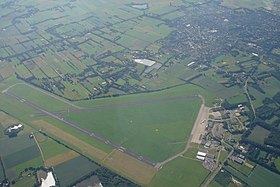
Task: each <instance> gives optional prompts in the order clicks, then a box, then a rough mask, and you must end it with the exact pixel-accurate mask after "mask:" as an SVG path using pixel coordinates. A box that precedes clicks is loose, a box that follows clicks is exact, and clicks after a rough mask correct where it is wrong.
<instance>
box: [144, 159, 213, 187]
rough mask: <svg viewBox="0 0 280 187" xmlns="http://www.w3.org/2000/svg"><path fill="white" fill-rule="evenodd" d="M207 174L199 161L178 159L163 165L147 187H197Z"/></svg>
mask: <svg viewBox="0 0 280 187" xmlns="http://www.w3.org/2000/svg"><path fill="white" fill-rule="evenodd" d="M208 174H209V172H208V171H207V170H206V169H204V168H203V166H202V163H201V162H200V161H197V160H189V159H186V158H182V157H179V158H177V159H175V160H173V161H171V162H170V163H168V164H167V165H165V166H164V167H163V168H162V169H161V170H160V171H159V172H158V173H157V174H156V176H155V177H154V178H153V180H152V182H151V184H150V185H149V186H151V187H157V186H161V187H169V186H177V187H181V186H182V187H183V186H199V185H201V183H202V182H203V180H204V179H205V178H206V177H207V175H208Z"/></svg>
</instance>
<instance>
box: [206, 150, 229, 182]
mask: <svg viewBox="0 0 280 187" xmlns="http://www.w3.org/2000/svg"><path fill="white" fill-rule="evenodd" d="M233 152H234V149H232V150H231V152H230V153H229V154H228V156H227V157H226V158H225V160H224V161H223V162H222V163H221V164H220V165H219V166H218V167H217V168H216V169H215V170H214V171H213V172H212V173H211V175H210V177H208V179H207V180H206V181H205V182H204V183H203V184H202V185H201V186H203V187H208V186H209V184H210V183H211V182H212V181H213V179H214V178H215V177H216V175H217V174H218V173H219V171H220V170H221V169H222V167H223V166H224V164H225V162H226V161H227V159H228V158H229V157H231V155H232V154H233Z"/></svg>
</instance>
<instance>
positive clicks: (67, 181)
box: [54, 156, 99, 186]
mask: <svg viewBox="0 0 280 187" xmlns="http://www.w3.org/2000/svg"><path fill="white" fill-rule="evenodd" d="M98 168H99V166H97V165H95V164H94V163H92V162H90V161H89V160H87V159H86V158H84V157H82V156H79V157H77V158H74V159H72V160H70V161H67V162H64V163H62V164H59V165H57V166H55V167H54V169H55V173H56V175H57V177H58V180H59V184H60V185H61V186H69V185H71V184H72V183H74V182H75V181H77V180H78V179H80V178H81V177H83V176H85V175H87V174H89V173H90V172H93V171H94V170H96V169H98Z"/></svg>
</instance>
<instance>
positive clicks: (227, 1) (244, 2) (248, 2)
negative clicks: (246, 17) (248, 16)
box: [223, 0, 271, 9]
mask: <svg viewBox="0 0 280 187" xmlns="http://www.w3.org/2000/svg"><path fill="white" fill-rule="evenodd" d="M223 5H225V6H229V7H233V8H240V7H242V8H248V9H257V8H262V7H265V8H268V9H271V7H270V6H271V5H270V4H269V3H267V2H266V1H264V0H223ZM269 5H270V6H269Z"/></svg>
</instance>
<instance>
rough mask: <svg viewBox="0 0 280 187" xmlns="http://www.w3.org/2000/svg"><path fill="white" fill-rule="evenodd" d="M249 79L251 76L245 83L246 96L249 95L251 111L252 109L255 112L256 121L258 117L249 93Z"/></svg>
mask: <svg viewBox="0 0 280 187" xmlns="http://www.w3.org/2000/svg"><path fill="white" fill-rule="evenodd" d="M249 78H250V76H249V77H248V78H247V79H246V81H245V85H244V90H245V93H246V95H247V97H248V100H249V103H250V106H251V109H252V111H253V114H254V119H256V117H257V115H256V111H255V108H254V105H253V102H252V99H251V96H250V94H249V91H248V81H249Z"/></svg>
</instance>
